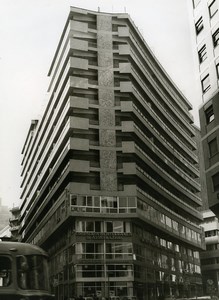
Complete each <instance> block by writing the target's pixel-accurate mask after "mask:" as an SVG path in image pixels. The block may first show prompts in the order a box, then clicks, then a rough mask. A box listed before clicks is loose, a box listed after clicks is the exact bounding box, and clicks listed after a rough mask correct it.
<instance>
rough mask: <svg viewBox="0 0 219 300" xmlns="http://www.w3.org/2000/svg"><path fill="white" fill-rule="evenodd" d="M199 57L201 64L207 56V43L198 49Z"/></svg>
mask: <svg viewBox="0 0 219 300" xmlns="http://www.w3.org/2000/svg"><path fill="white" fill-rule="evenodd" d="M198 58H199V62H200V64H201V63H202V62H203V61H204V60H205V59H206V58H207V51H206V45H204V46H203V47H202V48H201V49H200V50H199V51H198Z"/></svg>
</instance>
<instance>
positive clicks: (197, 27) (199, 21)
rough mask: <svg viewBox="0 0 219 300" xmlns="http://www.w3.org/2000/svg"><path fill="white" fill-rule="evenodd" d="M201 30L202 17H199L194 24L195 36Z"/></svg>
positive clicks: (202, 26)
mask: <svg viewBox="0 0 219 300" xmlns="http://www.w3.org/2000/svg"><path fill="white" fill-rule="evenodd" d="M203 28H204V25H203V19H202V17H201V18H200V19H198V21H197V22H196V23H195V30H196V34H197V35H198V34H199V32H201V31H202V29H203Z"/></svg>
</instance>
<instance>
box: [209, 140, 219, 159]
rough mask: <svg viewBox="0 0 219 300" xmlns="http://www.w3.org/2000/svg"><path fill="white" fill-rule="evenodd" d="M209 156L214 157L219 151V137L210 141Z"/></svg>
mask: <svg viewBox="0 0 219 300" xmlns="http://www.w3.org/2000/svg"><path fill="white" fill-rule="evenodd" d="M208 149H209V156H210V157H213V156H214V155H216V154H217V153H218V145H217V137H215V138H213V139H212V140H211V141H209V142H208Z"/></svg>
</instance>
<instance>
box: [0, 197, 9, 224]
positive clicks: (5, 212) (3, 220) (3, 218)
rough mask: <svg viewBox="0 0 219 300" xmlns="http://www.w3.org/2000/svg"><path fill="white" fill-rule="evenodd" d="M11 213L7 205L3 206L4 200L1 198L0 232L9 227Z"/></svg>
mask: <svg viewBox="0 0 219 300" xmlns="http://www.w3.org/2000/svg"><path fill="white" fill-rule="evenodd" d="M9 218H10V211H9V208H8V207H7V206H6V205H2V199H1V198H0V230H2V229H4V228H5V227H6V226H7V225H9Z"/></svg>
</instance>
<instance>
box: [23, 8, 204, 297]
mask: <svg viewBox="0 0 219 300" xmlns="http://www.w3.org/2000/svg"><path fill="white" fill-rule="evenodd" d="M49 76H50V78H51V82H50V86H49V89H48V94H49V100H48V105H47V107H46V109H45V112H44V115H43V117H42V119H41V120H39V121H33V122H32V124H31V127H30V130H29V133H28V136H27V139H26V142H25V145H24V148H23V160H22V183H21V187H22V193H21V200H22V204H21V207H20V210H21V217H20V221H21V227H20V231H19V234H20V235H21V240H22V241H25V242H31V243H35V244H38V245H39V246H41V247H43V248H44V249H45V250H47V251H48V252H49V255H50V258H51V261H50V274H51V282H52V283H53V288H54V292H55V293H56V295H57V298H58V299H63V296H73V295H74V296H79V295H83V296H88V295H96V296H98V297H100V296H102V297H106V298H109V296H114V295H115V296H119V297H121V299H122V298H123V297H127V296H128V297H137V298H138V299H149V298H150V299H151V298H152V297H153V298H155V299H157V298H158V297H161V296H164V295H166V296H167V295H176V296H181V297H182V296H184V295H185V294H187V295H188V296H195V295H199V294H200V293H201V274H200V259H199V251H200V250H201V249H203V248H204V241H203V230H202V228H201V227H200V226H199V224H200V222H201V221H202V216H201V213H199V212H198V211H197V208H198V207H200V206H201V200H200V197H199V193H200V184H199V183H198V178H199V170H198V158H197V155H196V154H195V152H194V151H195V150H196V142H195V129H194V127H193V124H192V123H193V118H192V116H191V114H190V112H189V111H190V110H191V105H190V103H189V102H188V101H187V100H186V99H185V97H184V96H183V95H182V94H181V93H180V91H179V90H178V89H177V87H176V86H175V85H174V84H173V82H172V81H171V80H170V78H169V77H168V76H167V74H166V73H165V71H164V70H163V69H162V67H161V66H160V64H159V63H158V61H157V60H156V58H155V57H154V55H153V53H152V52H151V51H150V49H149V48H148V46H147V44H146V43H145V41H144V39H143V38H142V36H141V34H140V33H139V32H138V29H137V27H136V26H135V25H134V23H133V21H132V20H131V19H130V17H129V15H127V14H107V13H100V12H99V13H98V12H92V11H87V10H82V9H79V8H73V7H72V8H71V10H70V13H69V16H68V19H67V22H66V26H65V28H64V31H63V34H62V36H61V39H60V42H59V44H58V48H57V50H56V53H55V56H54V59H53V62H52V65H51V68H50V70H49Z"/></svg>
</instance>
